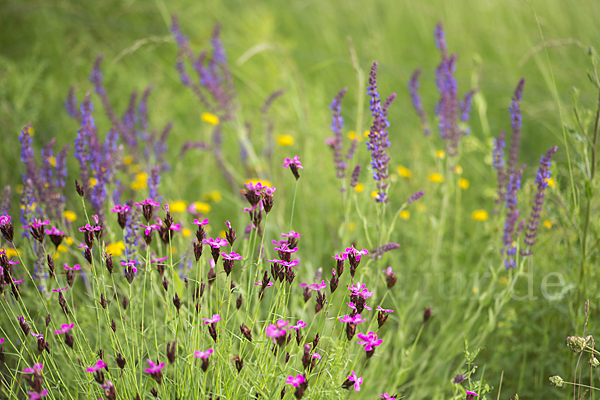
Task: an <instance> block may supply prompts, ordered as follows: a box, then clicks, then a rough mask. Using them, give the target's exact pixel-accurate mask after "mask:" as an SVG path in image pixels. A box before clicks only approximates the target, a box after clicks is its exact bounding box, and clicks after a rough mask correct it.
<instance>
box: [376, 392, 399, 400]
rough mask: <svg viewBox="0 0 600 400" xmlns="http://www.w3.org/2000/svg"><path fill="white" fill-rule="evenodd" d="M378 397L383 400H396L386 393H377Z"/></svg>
mask: <svg viewBox="0 0 600 400" xmlns="http://www.w3.org/2000/svg"><path fill="white" fill-rule="evenodd" d="M379 396H381V398H382V399H385V400H396V397H394V396H393V395H390V394H387V393H384V394H381V393H379Z"/></svg>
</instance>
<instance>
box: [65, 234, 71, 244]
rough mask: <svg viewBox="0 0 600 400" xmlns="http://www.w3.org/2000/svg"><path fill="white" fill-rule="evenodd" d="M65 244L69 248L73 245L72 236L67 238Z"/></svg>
mask: <svg viewBox="0 0 600 400" xmlns="http://www.w3.org/2000/svg"><path fill="white" fill-rule="evenodd" d="M65 243H66V244H68V245H69V246H70V245H72V244H73V238H72V237H70V236H67V237H65Z"/></svg>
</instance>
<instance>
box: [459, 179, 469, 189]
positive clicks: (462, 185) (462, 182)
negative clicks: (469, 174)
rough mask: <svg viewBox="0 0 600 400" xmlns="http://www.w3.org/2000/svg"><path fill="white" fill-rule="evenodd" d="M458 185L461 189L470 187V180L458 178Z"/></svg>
mask: <svg viewBox="0 0 600 400" xmlns="http://www.w3.org/2000/svg"><path fill="white" fill-rule="evenodd" d="M458 186H460V188H461V189H468V188H469V181H468V180H466V179H463V178H460V179H459V180H458Z"/></svg>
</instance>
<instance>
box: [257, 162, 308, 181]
mask: <svg viewBox="0 0 600 400" xmlns="http://www.w3.org/2000/svg"><path fill="white" fill-rule="evenodd" d="M291 165H295V166H296V168H298V169H304V167H303V166H302V163H301V162H300V156H294V157H293V158H286V159H285V160H283V168H290V166H291ZM258 184H259V185H260V182H259V183H258Z"/></svg>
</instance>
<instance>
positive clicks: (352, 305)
mask: <svg viewBox="0 0 600 400" xmlns="http://www.w3.org/2000/svg"><path fill="white" fill-rule="evenodd" d="M346 305H347V306H348V307H350V308H351V309H353V310H357V308H356V304H354V303H353V302H350V303H347V304H346ZM363 307H364V308H365V309H367V310H369V311H371V310H372V308H371V307H369V306H368V305H367V303H365V304H364V306H363Z"/></svg>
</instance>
